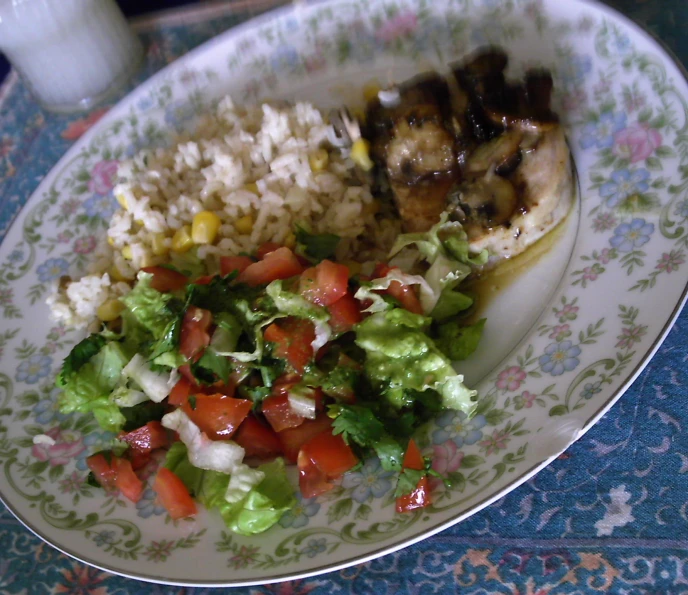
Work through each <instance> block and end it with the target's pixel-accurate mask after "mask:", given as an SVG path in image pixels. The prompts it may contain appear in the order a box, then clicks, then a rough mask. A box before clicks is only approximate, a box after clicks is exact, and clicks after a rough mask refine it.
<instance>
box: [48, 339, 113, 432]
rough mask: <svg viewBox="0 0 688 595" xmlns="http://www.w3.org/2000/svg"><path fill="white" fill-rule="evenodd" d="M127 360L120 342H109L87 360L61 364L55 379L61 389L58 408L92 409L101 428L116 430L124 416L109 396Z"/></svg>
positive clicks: (67, 410) (63, 410) (68, 410)
mask: <svg viewBox="0 0 688 595" xmlns="http://www.w3.org/2000/svg"><path fill="white" fill-rule="evenodd" d="M77 347H78V346H77ZM68 360H69V358H68ZM72 362H73V360H72ZM126 363H127V357H126V355H125V354H124V353H123V352H122V349H121V348H120V346H119V344H118V343H116V342H110V343H106V344H105V345H104V346H103V347H102V348H101V349H100V350H99V351H98V352H97V353H96V354H95V355H93V356H92V357H90V359H89V360H88V361H86V362H83V361H82V362H80V365H79V366H78V367H76V369H75V366H74V365H73V363H72V365H71V366H68V367H67V369H65V368H64V367H63V370H62V372H61V373H60V375H59V376H58V379H57V386H58V387H59V388H61V389H62V391H63V392H62V394H61V395H60V397H59V398H58V406H59V408H60V411H61V412H62V413H74V412H79V413H93V415H94V417H95V418H96V421H97V422H98V424H99V425H100V427H101V428H103V429H104V430H107V431H110V432H119V431H120V430H121V429H122V427H123V426H124V423H125V417H124V415H123V414H122V412H121V411H120V410H119V407H118V406H117V404H116V403H114V402H113V401H111V400H110V398H109V397H110V393H111V392H112V390H113V389H114V388H115V386H117V383H118V382H119V379H120V376H121V373H122V369H123V368H124V366H125V365H126Z"/></svg>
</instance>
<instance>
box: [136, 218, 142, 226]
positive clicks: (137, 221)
mask: <svg viewBox="0 0 688 595" xmlns="http://www.w3.org/2000/svg"><path fill="white" fill-rule="evenodd" d="M134 223H135V224H136V225H138V226H139V227H143V221H142V220H141V219H134Z"/></svg>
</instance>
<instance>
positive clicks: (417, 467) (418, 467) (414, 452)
mask: <svg viewBox="0 0 688 595" xmlns="http://www.w3.org/2000/svg"><path fill="white" fill-rule="evenodd" d="M401 464H402V466H403V467H404V468H405V469H413V470H414V471H422V470H423V469H425V462H424V461H423V455H422V454H421V453H420V449H419V448H418V445H417V444H416V441H415V440H413V439H411V440H409V443H408V446H407V447H406V452H405V453H404V460H403V462H402V463H401Z"/></svg>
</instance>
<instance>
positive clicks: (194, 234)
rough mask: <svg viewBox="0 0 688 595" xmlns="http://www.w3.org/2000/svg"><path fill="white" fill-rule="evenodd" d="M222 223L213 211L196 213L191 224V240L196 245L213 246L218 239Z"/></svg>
mask: <svg viewBox="0 0 688 595" xmlns="http://www.w3.org/2000/svg"><path fill="white" fill-rule="evenodd" d="M220 225H222V221H221V220H220V218H219V217H218V216H217V215H216V214H215V213H213V212H212V211H201V212H200V213H196V214H195V215H194V218H193V222H192V223H191V239H192V240H193V242H194V244H212V243H213V242H214V241H215V238H217V234H218V232H219V231H220Z"/></svg>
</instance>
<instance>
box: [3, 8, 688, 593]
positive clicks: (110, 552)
mask: <svg viewBox="0 0 688 595" xmlns="http://www.w3.org/2000/svg"><path fill="white" fill-rule="evenodd" d="M468 5H470V8H471V10H470V11H467V10H466V8H467V7H468ZM579 13H580V14H579ZM533 39H537V40H538V42H537V43H533V44H531V45H533V46H538V48H536V49H535V50H533V49H532V48H530V49H528V48H524V44H522V41H523V40H533ZM492 41H499V42H500V43H502V44H503V45H505V46H506V47H507V48H508V49H509V50H510V51H511V53H512V54H513V55H514V57H515V60H514V61H515V62H517V63H519V64H541V65H544V66H547V67H549V68H551V69H552V70H553V72H554V73H555V75H556V77H557V88H558V89H559V91H560V93H559V97H558V101H559V104H560V106H561V111H562V113H563V114H564V117H565V120H566V123H567V126H568V128H569V130H570V137H571V143H572V148H573V152H574V155H575V157H576V164H577V167H578V170H579V174H580V181H581V185H582V188H583V192H582V194H583V205H582V220H581V223H580V227H579V236H578V241H577V243H576V247H575V250H574V254H573V255H572V264H571V267H570V269H569V270H568V272H567V274H566V276H565V278H564V281H563V283H562V286H561V288H560V290H559V291H558V293H557V296H556V298H555V300H554V301H553V302H552V304H550V306H549V308H548V309H547V311H546V312H545V313H544V314H543V316H542V317H541V320H540V322H539V324H538V326H537V327H536V328H535V329H534V330H533V332H532V333H531V334H530V335H529V336H528V337H527V338H526V340H525V341H524V342H523V343H522V345H520V346H519V348H518V349H517V350H516V351H515V352H514V354H513V356H511V357H510V358H509V359H508V361H505V362H503V365H500V366H499V367H498V369H496V370H495V371H494V373H493V374H492V375H491V376H490V378H488V379H487V380H486V381H484V382H483V383H481V386H480V387H479V388H480V389H481V396H482V399H481V401H480V404H479V406H478V410H477V411H476V415H475V417H473V418H472V419H466V418H465V417H464V416H462V415H461V414H444V415H442V416H441V417H440V418H439V419H438V420H437V422H436V423H435V425H434V427H433V428H430V429H429V430H428V432H427V433H426V434H425V435H424V436H421V437H420V439H419V442H420V444H421V446H422V447H423V448H424V449H425V450H426V452H428V453H432V454H434V455H435V463H434V465H435V466H436V469H437V470H438V471H442V472H445V473H447V474H448V476H449V478H450V479H451V488H446V489H445V488H441V487H440V486H437V490H438V496H437V498H436V501H435V504H434V506H433V508H432V509H430V510H429V511H419V512H415V513H413V514H409V515H404V516H401V515H399V516H397V515H395V514H394V513H393V512H392V511H391V510H390V509H391V508H393V507H391V506H390V504H391V502H392V501H393V498H392V497H391V487H392V486H391V485H390V482H389V480H388V478H387V477H386V476H385V474H384V472H382V471H381V469H380V468H379V464H378V463H377V462H376V461H374V460H373V461H368V462H366V463H365V465H364V466H363V467H362V468H361V469H360V470H358V471H357V472H356V473H352V474H350V475H349V476H347V477H345V478H344V479H343V480H342V481H341V483H340V485H338V486H337V487H336V488H335V489H334V490H333V491H332V492H330V493H328V494H326V495H324V496H323V497H321V498H319V499H317V500H312V501H311V500H299V501H298V503H297V505H296V507H295V508H294V509H293V510H292V511H291V512H289V513H287V514H286V515H285V516H284V517H283V519H282V521H281V523H280V526H279V527H278V528H276V529H274V530H273V531H271V533H270V534H269V535H266V536H262V537H258V538H251V539H247V538H241V537H237V536H230V535H228V534H227V533H226V532H223V531H222V530H221V529H220V528H219V527H218V526H217V523H215V522H213V521H212V520H211V519H209V517H208V516H204V515H201V516H200V518H199V519H198V521H196V522H194V523H188V522H177V523H173V522H172V521H171V520H170V519H169V518H168V517H167V516H166V515H164V514H163V513H162V512H161V511H159V508H156V504H155V502H154V500H153V499H152V498H151V497H148V498H145V497H144V499H143V500H142V504H141V505H140V506H138V507H134V506H129V505H127V504H126V503H125V502H124V501H123V500H122V499H121V498H120V497H119V496H118V495H117V494H104V493H103V492H102V491H99V490H95V489H93V488H90V487H89V486H88V485H86V484H85V483H84V478H85V474H84V473H83V471H84V467H83V458H84V457H85V453H86V452H88V451H90V450H92V449H95V448H97V445H98V444H100V443H102V442H105V441H106V440H107V437H106V436H103V435H101V434H100V433H99V431H98V430H97V428H96V427H95V425H94V422H93V421H92V420H91V419H89V418H81V417H79V418H77V417H66V416H62V415H61V414H59V412H57V411H56V410H55V408H54V399H55V394H54V389H53V388H52V375H53V374H54V373H55V371H56V368H57V366H58V365H59V362H60V359H61V357H62V356H63V355H64V354H65V353H66V351H67V350H68V348H69V346H70V345H71V344H73V343H74V342H75V341H76V340H77V339H78V337H77V336H76V334H75V333H72V332H70V331H66V330H65V329H64V328H60V327H51V326H50V325H49V324H46V325H45V326H41V325H38V326H37V327H32V328H31V329H28V328H27V327H25V326H23V325H22V319H23V320H27V319H32V318H33V317H40V319H41V320H47V314H46V310H45V306H44V305H43V299H44V298H45V295H46V293H47V291H48V288H49V283H51V282H53V281H54V280H56V279H58V278H59V277H60V276H61V275H63V274H66V273H72V274H75V273H77V272H78V271H81V270H83V268H84V267H85V265H86V263H87V259H88V254H89V252H90V250H91V249H92V245H93V242H94V241H95V237H97V235H98V234H99V233H102V231H103V229H104V228H105V226H106V222H107V219H108V218H109V217H110V216H111V214H112V213H113V212H114V210H115V209H116V208H118V205H117V202H116V201H115V199H114V197H113V196H112V184H113V173H114V171H115V168H116V164H117V162H118V161H119V160H120V159H122V158H123V157H125V156H129V155H132V154H133V153H134V152H135V151H136V150H137V149H139V148H141V147H143V146H149V145H151V144H157V143H164V142H166V140H167V139H168V138H169V132H170V130H171V129H174V130H180V129H182V128H184V127H186V126H189V125H191V124H192V121H193V118H194V115H195V114H197V113H200V112H202V111H204V110H206V109H209V108H210V107H211V106H212V98H213V97H214V96H215V97H216V96H218V95H219V94H220V92H222V91H226V88H225V86H224V85H225V84H226V81H227V80H231V81H232V82H231V90H232V91H233V92H234V93H235V96H237V99H253V98H259V97H263V96H269V95H271V94H273V93H274V94H279V93H282V94H285V93H286V94H288V92H289V90H290V89H291V90H294V89H296V88H297V87H298V85H300V84H302V83H306V82H309V81H311V82H312V81H318V80H323V79H324V77H333V76H335V75H336V76H338V77H339V78H340V79H341V80H343V81H358V82H361V77H360V73H361V72H365V71H366V70H368V69H374V68H377V69H380V68H383V67H384V65H385V64H386V63H387V62H386V60H390V59H392V58H393V59H395V60H402V61H406V62H408V63H409V64H413V63H415V64H422V62H423V60H426V61H428V60H429V61H431V62H438V61H439V62H440V63H443V62H446V61H448V60H449V59H450V58H452V57H459V56H461V55H462V54H464V53H466V52H467V51H468V50H470V49H471V48H472V47H475V46H476V45H479V44H483V43H486V42H492ZM542 48H546V49H547V51H546V52H543V51H541V50H542ZM538 50H539V51H538ZM542 55H547V56H550V57H551V58H550V59H549V60H548V61H542V60H541V59H540V58H539V56H542ZM347 77H348V78H347ZM290 85H291V86H290ZM687 98H688V90H687V89H686V86H685V84H683V83H681V82H679V78H678V74H677V72H676V71H675V69H674V68H673V66H672V65H671V64H670V63H669V62H668V61H667V60H666V59H665V58H664V57H663V55H662V53H661V52H660V50H659V49H658V48H657V47H656V46H655V45H654V44H653V43H652V42H650V41H649V40H648V39H647V38H646V37H645V36H644V35H643V34H641V33H639V32H638V31H637V30H635V29H632V28H630V27H629V26H628V25H626V24H624V23H622V22H620V21H619V22H617V21H615V20H614V19H613V18H611V17H610V16H609V14H608V13H605V12H604V11H602V10H599V9H594V8H593V7H591V6H588V5H586V4H579V3H578V2H571V3H570V5H569V6H566V7H562V6H561V4H559V3H557V2H555V1H554V0H549V1H543V2H537V1H518V2H507V3H504V2H494V1H492V0H482V1H477V0H473V1H471V2H468V0H454V1H450V0H447V1H446V2H441V3H433V4H432V5H431V6H430V5H428V4H427V3H425V2H423V1H422V0H417V1H415V0H397V1H389V2H373V3H367V2H366V3H363V2H360V1H356V0H353V1H348V0H347V1H339V2H332V3H323V4H315V5H313V6H308V7H305V8H303V9H302V10H301V11H300V12H299V11H294V10H287V11H283V12H281V13H278V14H277V15H275V16H274V17H272V18H270V19H266V20H263V21H259V22H257V23H256V24H255V25H254V26H253V27H252V28H250V29H244V30H243V31H238V32H230V33H228V34H227V35H226V36H225V37H224V38H223V39H222V40H220V41H219V42H217V43H215V44H214V45H213V46H209V48H207V49H205V50H201V51H199V52H197V53H196V54H193V55H190V56H188V57H187V58H185V59H184V60H182V61H181V62H179V63H177V64H175V65H173V66H172V67H171V69H169V70H166V71H163V72H162V73H161V74H160V75H158V76H157V77H155V78H154V79H152V80H151V81H150V82H148V83H147V84H145V85H144V86H143V87H141V88H140V89H139V90H137V91H136V92H135V93H134V94H133V95H131V96H130V97H129V98H128V99H127V100H125V102H124V103H122V104H121V105H119V106H118V107H116V108H114V109H113V110H111V112H110V113H108V114H107V115H104V116H102V115H101V116H102V119H100V120H99V121H98V123H97V124H96V123H95V119H94V121H93V122H87V121H85V122H83V123H81V124H80V125H75V128H74V130H67V131H65V134H68V135H70V138H71V137H73V138H76V137H77V136H79V135H80V134H81V133H82V132H83V130H85V129H86V128H87V127H88V126H91V125H94V131H93V132H92V133H91V134H89V135H88V136H85V137H84V138H83V139H82V140H81V141H80V142H79V143H77V144H76V145H75V147H74V149H73V150H72V151H71V152H70V153H69V154H68V155H67V156H66V157H65V160H63V161H62V162H61V163H60V164H59V165H58V167H57V168H56V169H55V170H54V172H52V173H51V174H50V175H49V176H48V178H47V179H46V180H45V181H44V182H43V184H42V185H41V187H40V188H39V190H38V192H37V193H36V195H35V196H34V197H33V198H32V199H31V201H30V203H29V205H28V207H27V210H26V211H25V212H24V213H23V214H22V216H21V217H20V219H19V221H18V222H17V223H16V224H15V226H14V227H13V228H12V229H11V230H10V232H9V233H8V236H7V239H6V241H5V242H4V244H3V245H2V248H1V249H0V311H1V312H2V314H3V317H4V320H5V323H6V330H4V331H3V332H2V334H0V348H2V349H3V355H2V359H0V362H1V363H2V369H1V370H0V389H1V390H2V393H0V396H1V398H2V407H3V411H4V413H5V419H7V420H11V424H9V425H8V424H3V425H2V426H0V446H1V448H0V461H1V462H2V463H3V469H4V478H5V482H4V485H5V486H6V487H3V496H4V497H5V498H6V500H7V502H8V503H9V505H10V506H11V507H12V508H13V509H14V510H15V511H16V512H17V513H18V514H19V515H20V516H21V517H22V518H24V519H25V520H26V521H27V522H28V523H29V524H30V525H32V526H34V527H36V529H37V530H38V531H39V533H41V534H42V535H43V536H44V537H45V538H47V539H48V540H50V541H53V542H56V543H62V542H63V541H64V540H67V541H68V542H69V546H68V548H67V549H69V550H70V551H72V552H74V553H75V554H76V555H78V556H79V557H82V558H83V559H86V560H89V561H93V562H94V563H98V564H100V565H103V566H107V567H110V568H113V569H115V570H120V571H126V572H127V573H129V574H132V573H133V574H138V575H140V576H148V577H151V576H159V575H160V574H163V575H164V576H165V578H166V579H167V580H172V581H175V580H176V581H182V580H183V581H186V582H189V581H190V582H198V583H202V582H203V581H204V580H205V576H206V572H207V568H208V567H209V566H221V567H223V568H227V569H228V571H227V574H226V575H225V578H224V579H223V581H222V582H227V583H231V582H235V583H241V582H251V581H256V580H258V582H264V581H265V580H267V579H274V578H278V577H286V576H289V575H293V574H300V573H304V572H309V570H312V569H316V568H319V569H320V568H326V567H327V566H328V565H330V566H332V565H337V564H340V563H350V561H352V560H356V559H358V558H361V557H365V556H367V555H369V554H370V553H372V552H380V551H384V550H386V549H390V548H394V547H397V546H398V545H399V544H402V543H404V542H406V541H408V540H411V539H413V538H415V537H417V536H419V535H422V534H425V533H429V532H433V531H435V530H437V529H439V528H441V527H442V526H445V525H446V524H449V523H452V522H454V521H455V520H456V519H458V518H460V517H462V516H464V515H465V514H467V513H469V512H470V511H472V510H475V509H476V507H478V506H481V505H482V504H483V503H484V502H486V501H487V500H488V499H489V498H491V497H492V496H494V495H496V494H499V493H502V492H503V491H504V490H506V489H508V488H509V487H511V486H513V485H516V483H517V482H519V481H521V480H523V479H525V478H526V477H527V476H529V475H530V474H531V473H532V471H534V470H535V469H536V468H537V467H538V466H539V465H540V464H541V463H542V462H543V461H544V460H546V459H547V458H548V457H549V456H553V455H556V454H558V452H560V451H561V449H562V448H564V447H565V446H566V443H561V441H557V440H556V439H554V438H556V436H554V435H553V434H552V433H551V432H550V433H549V434H548V432H549V431H550V430H551V429H552V428H555V429H556V428H567V431H568V430H569V429H573V430H572V434H571V436H572V437H574V436H575V435H578V434H577V432H578V431H579V430H580V429H581V428H586V427H588V426H589V424H590V423H591V422H592V421H593V420H594V419H596V418H597V416H598V415H599V414H600V413H601V412H602V411H603V410H604V409H605V408H606V407H607V406H608V404H609V403H610V402H611V400H612V399H613V398H614V397H615V396H617V395H618V394H619V391H620V389H621V387H622V386H623V385H624V383H625V382H626V379H627V378H628V377H629V376H630V375H631V374H632V372H633V370H634V369H635V368H636V367H637V366H639V365H641V364H642V362H643V360H644V359H645V358H646V356H647V354H648V353H649V352H650V351H651V349H652V346H653V344H654V342H655V341H656V340H657V339H658V338H659V337H661V336H662V334H663V331H664V327H665V325H666V324H667V323H668V322H669V320H670V319H671V313H672V311H673V310H674V309H675V307H676V306H677V304H679V303H680V301H681V299H682V296H683V291H684V286H685V280H686V275H685V272H686V267H685V266H684V265H685V254H686V249H687V246H686V243H687V242H688V232H687V231H686V226H685V220H686V219H687V218H688V207H687V206H686V205H688V202H687V201H688V181H687V180H686V176H685V175H684V174H685V172H686V168H688V137H687V136H686V130H687V129H688V124H687V118H688V109H687V107H686V105H688V104H687V101H686V100H687ZM99 117H100V116H99ZM96 119H97V118H96ZM82 128H83V130H82ZM3 142H5V143H6V144H7V143H10V142H12V141H11V139H10V140H6V141H3ZM7 146H9V145H7ZM46 329H47V333H46ZM557 424H559V425H557ZM562 431H563V430H562ZM43 433H45V434H48V435H49V436H51V437H52V438H53V439H54V440H55V444H54V445H52V446H46V445H34V444H33V436H35V435H37V434H43ZM536 443H537V444H536ZM536 446H537V448H536ZM548 448H549V450H548ZM149 496H150V494H149ZM609 498H610V501H611V503H605V504H604V506H605V509H606V511H607V512H606V513H605V516H604V517H603V518H604V519H606V521H605V522H604V523H603V524H602V525H600V531H613V528H614V527H615V526H621V525H619V523H626V522H628V519H629V518H630V515H631V513H630V508H628V507H630V506H631V504H629V502H630V500H629V496H628V494H627V493H626V491H625V488H623V487H621V486H617V487H614V488H612V489H610V491H609ZM614 515H616V516H614ZM65 535H68V536H69V537H65ZM190 548H193V549H194V550H195V554H196V556H195V559H196V560H197V561H198V562H199V563H198V564H197V565H196V566H195V567H193V568H190V567H188V566H186V567H184V568H183V571H181V572H180V570H179V567H178V563H179V557H178V556H177V555H176V552H177V551H178V550H181V549H190ZM467 555H468V554H467ZM467 560H468V559H467ZM123 561H126V564H124V563H123ZM471 563H473V564H475V561H472V562H471ZM151 565H152V566H151ZM206 565H209V566H206ZM152 567H155V570H151V568H152ZM256 570H261V578H260V579H257V578H256ZM182 574H183V576H182ZM215 582H220V581H215Z"/></svg>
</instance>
